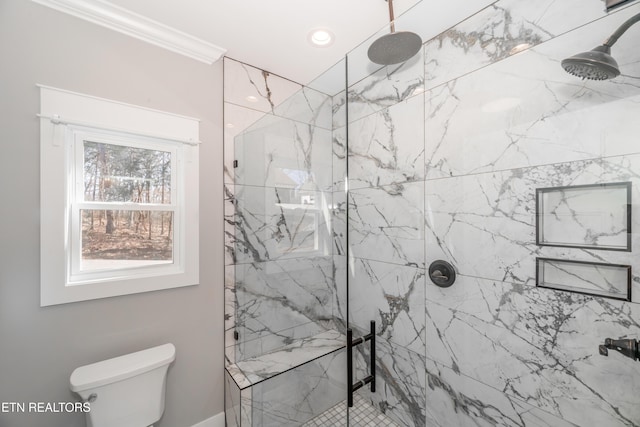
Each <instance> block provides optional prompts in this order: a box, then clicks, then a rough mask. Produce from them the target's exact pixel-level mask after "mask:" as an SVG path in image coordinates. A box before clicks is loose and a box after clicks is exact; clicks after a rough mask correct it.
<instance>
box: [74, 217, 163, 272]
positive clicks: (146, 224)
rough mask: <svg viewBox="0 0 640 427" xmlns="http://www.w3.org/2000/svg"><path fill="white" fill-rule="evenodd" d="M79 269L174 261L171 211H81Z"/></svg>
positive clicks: (128, 266)
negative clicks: (80, 256) (80, 255)
mask: <svg viewBox="0 0 640 427" xmlns="http://www.w3.org/2000/svg"><path fill="white" fill-rule="evenodd" d="M80 216H81V221H82V258H81V266H80V269H81V271H95V270H102V269H107V268H108V269H113V268H130V267H140V266H145V265H157V264H169V263H172V262H173V212H171V211H137V210H136V211H134V210H81V211H80Z"/></svg>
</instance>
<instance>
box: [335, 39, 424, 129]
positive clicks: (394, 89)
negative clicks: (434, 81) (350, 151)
mask: <svg viewBox="0 0 640 427" xmlns="http://www.w3.org/2000/svg"><path fill="white" fill-rule="evenodd" d="M422 92H424V59H423V53H422V50H421V51H420V52H419V53H418V54H416V55H415V56H414V57H413V58H411V59H409V60H408V61H406V62H403V63H401V64H396V65H389V66H386V67H382V68H381V69H379V70H378V71H376V72H374V73H373V74H371V75H369V76H367V77H365V78H363V79H361V80H359V81H357V82H354V81H349V91H348V100H347V101H346V102H347V107H348V109H349V123H351V122H354V121H356V120H359V119H361V118H363V117H365V116H368V115H369V114H372V113H375V112H377V111H380V110H382V109H384V108H387V107H390V106H392V105H395V104H397V103H399V102H401V101H404V100H406V99H408V98H410V97H412V96H414V95H417V94H419V93H422ZM334 111H336V106H335V105H334ZM338 111H339V109H338Z"/></svg>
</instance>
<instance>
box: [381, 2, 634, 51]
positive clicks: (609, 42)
mask: <svg viewBox="0 0 640 427" xmlns="http://www.w3.org/2000/svg"><path fill="white" fill-rule="evenodd" d="M389 1H391V0H389ZM638 21H640V13H638V14H637V15H634V16H632V17H631V18H629V19H627V20H626V21H625V22H624V24H622V25H620V27H619V28H618V29H617V30H616V31H615V32H614V33H613V34H611V35H610V36H609V38H608V39H606V40H605V41H604V43H602V44H603V45H604V46H608V47H611V46H613V45H614V44H615V42H617V41H618V39H619V38H620V36H621V35H623V34H624V33H625V32H626V31H627V30H628V29H629V28H631V27H632V26H633V24H635V23H637V22H638Z"/></svg>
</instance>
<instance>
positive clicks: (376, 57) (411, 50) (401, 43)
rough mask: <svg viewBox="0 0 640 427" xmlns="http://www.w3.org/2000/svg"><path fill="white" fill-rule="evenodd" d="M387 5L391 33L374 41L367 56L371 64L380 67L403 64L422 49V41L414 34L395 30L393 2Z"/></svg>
mask: <svg viewBox="0 0 640 427" xmlns="http://www.w3.org/2000/svg"><path fill="white" fill-rule="evenodd" d="M387 2H388V3H389V23H390V27H391V33H390V34H385V35H384V36H382V37H380V38H378V39H377V40H376V41H374V42H373V43H372V44H371V46H369V50H368V51H367V55H368V56H369V59H370V60H371V62H375V63H376V64H380V65H393V64H399V63H401V62H405V61H407V60H408V59H410V58H412V57H413V56H414V55H415V54H416V53H418V51H419V50H420V48H421V47H422V39H421V38H420V36H419V35H417V34H416V33H412V32H410V31H398V32H396V30H395V24H394V16H393V0H387Z"/></svg>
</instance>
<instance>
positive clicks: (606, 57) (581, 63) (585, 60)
mask: <svg viewBox="0 0 640 427" xmlns="http://www.w3.org/2000/svg"><path fill="white" fill-rule="evenodd" d="M638 21H640V13H638V14H637V15H634V16H632V17H631V18H629V19H628V20H627V21H626V22H625V23H624V24H622V25H621V26H620V28H618V29H617V30H616V31H615V32H614V33H613V34H612V35H611V37H609V38H608V39H607V40H605V42H604V43H603V44H602V45H601V46H598V47H596V48H593V49H591V50H590V51H589V52H582V53H578V54H577V55H573V56H572V57H570V58H567V59H564V60H563V61H562V68H564V70H565V71H566V72H567V73H569V74H573V75H574V76H576V77H580V78H582V79H583V80H584V79H589V80H607V79H612V78H614V77H617V76H619V75H620V70H619V69H618V63H617V62H616V60H615V59H613V57H612V56H611V46H613V45H614V44H615V42H617V41H618V38H619V37H620V36H621V35H622V34H624V32H625V31H627V30H628V29H629V27H631V26H632V25H633V24H635V23H636V22H638Z"/></svg>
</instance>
